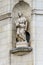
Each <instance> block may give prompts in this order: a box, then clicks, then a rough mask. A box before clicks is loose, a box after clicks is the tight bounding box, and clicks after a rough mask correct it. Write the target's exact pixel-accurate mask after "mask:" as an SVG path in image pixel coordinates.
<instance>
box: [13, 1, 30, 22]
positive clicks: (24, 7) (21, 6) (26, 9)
mask: <svg viewBox="0 0 43 65" xmlns="http://www.w3.org/2000/svg"><path fill="white" fill-rule="evenodd" d="M19 11H21V12H22V13H23V15H24V16H25V17H26V18H27V20H28V22H30V21H31V7H30V5H29V4H28V3H26V2H24V1H20V2H18V3H16V5H15V6H14V7H13V10H12V18H13V22H14V21H15V20H17V18H18V12H19Z"/></svg>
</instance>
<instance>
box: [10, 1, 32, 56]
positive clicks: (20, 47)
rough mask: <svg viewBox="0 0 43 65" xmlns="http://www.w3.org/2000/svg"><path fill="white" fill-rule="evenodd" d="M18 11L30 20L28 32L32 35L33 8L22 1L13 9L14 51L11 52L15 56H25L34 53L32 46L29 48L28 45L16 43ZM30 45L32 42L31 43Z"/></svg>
mask: <svg viewBox="0 0 43 65" xmlns="http://www.w3.org/2000/svg"><path fill="white" fill-rule="evenodd" d="M18 11H20V12H22V13H23V15H24V16H25V17H26V19H27V20H28V32H29V33H30V25H29V24H30V22H31V21H30V20H31V7H30V5H29V4H28V3H26V2H24V1H23V0H20V1H19V2H18V3H17V4H16V5H15V6H14V8H13V11H12V47H13V48H12V50H11V51H10V52H11V53H12V54H15V55H24V54H26V53H29V52H31V51H32V48H31V46H30V47H28V44H27V43H22V42H21V43H18V44H17V42H16V24H15V21H16V20H17V19H18ZM29 43H30V41H29Z"/></svg>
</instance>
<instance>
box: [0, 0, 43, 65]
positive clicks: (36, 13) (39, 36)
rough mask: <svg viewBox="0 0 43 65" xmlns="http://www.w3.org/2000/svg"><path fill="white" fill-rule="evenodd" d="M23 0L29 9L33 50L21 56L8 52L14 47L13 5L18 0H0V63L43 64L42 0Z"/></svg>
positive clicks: (13, 64)
mask: <svg viewBox="0 0 43 65" xmlns="http://www.w3.org/2000/svg"><path fill="white" fill-rule="evenodd" d="M24 1H25V2H26V3H28V4H29V6H30V9H31V16H30V18H29V19H30V20H31V22H30V35H31V40H30V41H31V46H32V48H33V50H32V52H30V53H28V54H26V55H23V56H17V55H14V54H10V50H11V49H12V47H15V45H14V44H15V35H14V32H15V30H16V29H15V24H14V22H13V19H14V6H15V5H16V4H17V3H18V2H19V0H0V65H22V64H23V65H40V64H41V65H43V52H42V51H43V45H42V44H43V0H24ZM29 13H30V11H29ZM15 34H16V33H15Z"/></svg>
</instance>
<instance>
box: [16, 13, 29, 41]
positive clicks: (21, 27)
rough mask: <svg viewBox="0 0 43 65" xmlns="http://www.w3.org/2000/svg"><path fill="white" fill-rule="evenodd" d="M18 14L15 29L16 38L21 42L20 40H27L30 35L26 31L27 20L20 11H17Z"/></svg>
mask: <svg viewBox="0 0 43 65" xmlns="http://www.w3.org/2000/svg"><path fill="white" fill-rule="evenodd" d="M18 16H19V18H18V19H17V22H16V30H17V35H16V40H17V41H21V42H22V41H27V42H29V39H30V35H29V33H28V32H27V27H28V26H27V24H28V23H27V20H26V18H25V17H24V16H23V14H22V13H21V12H18ZM27 37H28V38H27Z"/></svg>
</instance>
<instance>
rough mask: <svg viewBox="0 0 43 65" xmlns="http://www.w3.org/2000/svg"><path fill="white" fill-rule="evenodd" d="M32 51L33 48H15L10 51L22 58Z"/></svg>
mask: <svg viewBox="0 0 43 65" xmlns="http://www.w3.org/2000/svg"><path fill="white" fill-rule="evenodd" d="M31 51H32V47H17V48H13V49H12V50H11V51H10V53H11V54H15V55H20V56H22V55H25V54H27V53H29V52H31Z"/></svg>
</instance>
